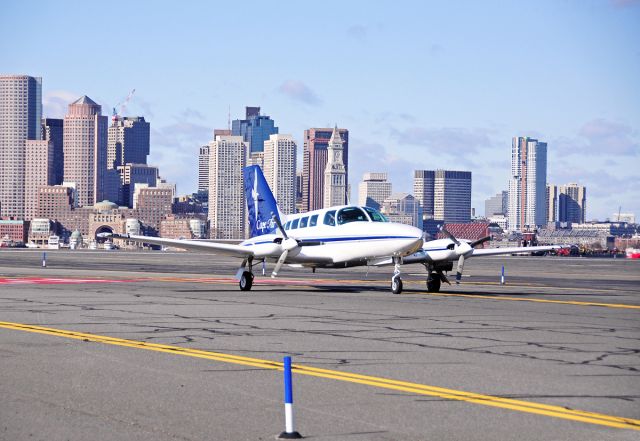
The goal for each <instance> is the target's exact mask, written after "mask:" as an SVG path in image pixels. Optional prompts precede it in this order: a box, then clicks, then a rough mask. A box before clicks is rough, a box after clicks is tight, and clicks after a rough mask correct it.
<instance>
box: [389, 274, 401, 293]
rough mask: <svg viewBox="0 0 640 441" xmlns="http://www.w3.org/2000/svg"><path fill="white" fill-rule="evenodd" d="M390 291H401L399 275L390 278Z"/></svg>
mask: <svg viewBox="0 0 640 441" xmlns="http://www.w3.org/2000/svg"><path fill="white" fill-rule="evenodd" d="M391 292H392V293H394V294H400V293H401V292H402V279H401V278H400V277H394V278H393V279H391Z"/></svg>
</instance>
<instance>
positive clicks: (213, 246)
mask: <svg viewBox="0 0 640 441" xmlns="http://www.w3.org/2000/svg"><path fill="white" fill-rule="evenodd" d="M110 237H113V238H115V239H124V240H130V241H132V242H138V243H148V244H151V245H160V246H168V247H176V248H183V249H185V250H193V251H204V252H210V253H216V254H224V255H227V256H235V257H239V258H247V257H251V256H253V255H254V253H253V251H252V250H251V249H249V247H245V246H242V245H234V244H228V243H220V242H205V241H201V240H187V239H164V238H162V237H150V236H134V235H132V234H112V235H111V236H110Z"/></svg>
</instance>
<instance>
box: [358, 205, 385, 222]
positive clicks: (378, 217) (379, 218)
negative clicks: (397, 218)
mask: <svg viewBox="0 0 640 441" xmlns="http://www.w3.org/2000/svg"><path fill="white" fill-rule="evenodd" d="M362 209H363V210H364V211H366V212H367V214H368V215H369V217H370V218H371V220H372V221H374V222H389V219H387V218H386V217H384V215H383V214H382V213H380V212H379V211H378V210H374V209H373V208H371V207H362Z"/></svg>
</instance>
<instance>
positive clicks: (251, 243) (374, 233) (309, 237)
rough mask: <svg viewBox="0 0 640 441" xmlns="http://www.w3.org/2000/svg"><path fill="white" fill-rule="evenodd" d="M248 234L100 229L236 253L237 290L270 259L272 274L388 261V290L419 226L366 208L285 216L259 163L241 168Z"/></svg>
mask: <svg viewBox="0 0 640 441" xmlns="http://www.w3.org/2000/svg"><path fill="white" fill-rule="evenodd" d="M244 187H245V196H246V200H247V207H248V217H249V226H250V228H251V238H250V239H248V240H245V241H244V242H242V243H240V244H239V245H233V244H228V243H219V242H208V241H198V240H180V239H164V238H159V237H149V236H134V235H130V234H124V235H120V234H110V233H108V234H104V235H102V237H111V236H112V237H114V238H118V239H126V240H130V241H133V242H139V243H148V244H152V245H160V246H171V247H177V248H184V249H188V250H196V251H208V252H214V253H219V254H225V255H229V256H234V257H239V258H241V259H242V264H241V265H240V268H239V269H238V271H237V273H236V278H237V279H238V280H239V284H240V289H241V290H243V291H248V290H250V289H251V286H252V284H253V265H254V263H257V262H264V261H273V262H275V267H274V269H273V272H272V274H271V277H275V276H276V275H277V274H278V272H279V271H280V268H281V267H282V265H283V264H285V263H286V264H290V265H295V266H303V267H311V268H314V269H315V268H347V267H352V266H361V265H376V264H378V263H379V262H383V261H384V262H388V264H393V265H394V271H393V276H392V278H391V291H392V292H393V293H394V294H399V293H400V292H402V279H401V278H400V265H401V263H402V258H403V257H405V256H408V255H411V254H413V253H416V252H418V251H419V250H420V247H421V246H422V243H423V240H422V237H423V233H422V230H420V229H418V228H415V227H412V226H409V225H404V224H398V223H393V222H389V221H388V220H387V219H386V218H385V217H384V216H383V215H381V214H380V213H379V212H378V211H376V210H374V209H373V208H369V207H357V206H351V205H347V206H339V207H331V208H325V209H322V210H315V211H311V212H308V213H298V214H293V215H289V216H286V219H284V225H283V223H282V222H281V218H284V216H283V215H282V214H281V213H280V211H279V210H278V206H277V204H276V201H275V198H274V197H273V194H272V193H271V189H270V188H269V185H268V184H267V181H266V180H265V178H264V175H263V174H262V170H261V169H260V167H259V166H257V165H253V166H250V167H246V168H245V169H244Z"/></svg>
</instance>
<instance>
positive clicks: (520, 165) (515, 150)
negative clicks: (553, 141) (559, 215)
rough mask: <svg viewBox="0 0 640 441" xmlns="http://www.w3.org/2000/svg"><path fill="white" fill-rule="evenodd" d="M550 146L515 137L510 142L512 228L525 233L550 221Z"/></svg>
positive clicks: (510, 217)
mask: <svg viewBox="0 0 640 441" xmlns="http://www.w3.org/2000/svg"><path fill="white" fill-rule="evenodd" d="M546 188H547V143H546V142H540V141H538V140H537V139H532V138H527V137H514V138H513V140H512V143H511V179H510V180H509V229H510V230H512V231H522V230H526V229H527V228H535V227H537V226H540V225H544V224H545V223H546V221H547V206H546V203H545V202H546Z"/></svg>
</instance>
